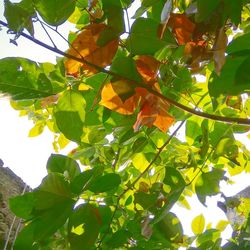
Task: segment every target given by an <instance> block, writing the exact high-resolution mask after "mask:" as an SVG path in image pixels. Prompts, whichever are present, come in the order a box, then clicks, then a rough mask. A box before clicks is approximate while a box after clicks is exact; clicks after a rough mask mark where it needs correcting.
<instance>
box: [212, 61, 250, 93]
mask: <svg viewBox="0 0 250 250" xmlns="http://www.w3.org/2000/svg"><path fill="white" fill-rule="evenodd" d="M249 62H250V56H249V57H243V56H242V57H232V58H229V57H228V58H227V60H226V63H225V64H224V66H223V68H222V71H221V74H220V76H217V75H216V73H213V74H212V75H211V77H210V79H209V84H208V89H209V94H210V96H212V97H218V96H220V95H239V94H243V93H245V92H248V91H249V90H250V79H249V75H248V73H247V72H246V68H247V65H248V63H249Z"/></svg>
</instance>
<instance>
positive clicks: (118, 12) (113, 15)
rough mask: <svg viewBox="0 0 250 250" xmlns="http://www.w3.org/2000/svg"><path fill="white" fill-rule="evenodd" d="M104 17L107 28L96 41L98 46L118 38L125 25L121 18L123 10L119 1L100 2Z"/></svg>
mask: <svg viewBox="0 0 250 250" xmlns="http://www.w3.org/2000/svg"><path fill="white" fill-rule="evenodd" d="M102 4H103V8H102V10H103V11H104V14H105V16H107V19H108V23H107V24H108V28H107V29H105V30H104V31H103V32H102V33H101V34H100V37H99V39H98V41H97V44H98V45H99V46H103V45H105V44H106V43H107V42H109V41H111V40H113V39H115V38H118V37H119V35H120V34H121V33H123V32H124V29H125V24H124V18H123V9H122V5H121V2H120V1H112V0H103V1H102Z"/></svg>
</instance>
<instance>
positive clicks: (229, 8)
mask: <svg viewBox="0 0 250 250" xmlns="http://www.w3.org/2000/svg"><path fill="white" fill-rule="evenodd" d="M224 4H225V12H226V13H227V14H228V16H229V18H230V19H231V20H232V22H233V23H234V24H235V25H238V24H239V23H240V22H241V11H242V0H238V1H235V0H225V2H224Z"/></svg>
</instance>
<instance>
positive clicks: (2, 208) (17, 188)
mask: <svg viewBox="0 0 250 250" xmlns="http://www.w3.org/2000/svg"><path fill="white" fill-rule="evenodd" d="M28 190H30V188H29V187H27V186H26V184H25V183H24V182H23V181H22V180H21V178H19V177H18V176H17V175H16V174H15V173H14V172H12V171H11V169H9V168H8V167H4V166H3V161H2V160H1V159H0V249H4V245H5V242H6V239H7V238H8V234H9V232H11V233H10V238H9V247H8V248H7V249H10V246H11V244H12V242H13V239H14V237H15V233H16V230H17V228H18V224H20V220H19V218H15V216H14V214H12V213H11V211H10V210H9V208H8V200H9V198H10V197H13V196H16V195H20V194H22V193H23V192H24V191H28ZM13 221H14V223H13ZM12 224H13V227H12V229H11V230H10V228H11V225H12Z"/></svg>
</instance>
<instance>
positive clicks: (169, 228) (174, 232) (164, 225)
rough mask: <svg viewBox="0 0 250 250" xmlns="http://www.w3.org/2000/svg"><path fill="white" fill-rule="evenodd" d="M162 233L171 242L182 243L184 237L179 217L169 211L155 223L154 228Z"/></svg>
mask: <svg viewBox="0 0 250 250" xmlns="http://www.w3.org/2000/svg"><path fill="white" fill-rule="evenodd" d="M155 229H157V232H158V233H160V234H161V235H162V236H163V237H164V238H166V239H167V240H169V241H171V242H175V243H181V242H182V237H183V229H182V225H181V222H180V220H179V219H178V217H177V216H176V215H175V214H174V213H172V212H169V213H167V214H166V215H165V217H164V218H163V219H162V220H161V221H159V222H158V223H157V224H155V225H154V230H155Z"/></svg>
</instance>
